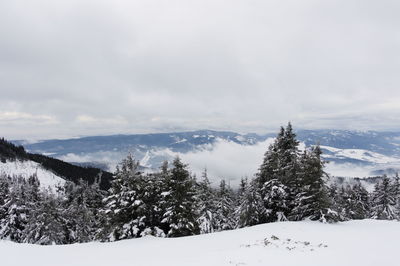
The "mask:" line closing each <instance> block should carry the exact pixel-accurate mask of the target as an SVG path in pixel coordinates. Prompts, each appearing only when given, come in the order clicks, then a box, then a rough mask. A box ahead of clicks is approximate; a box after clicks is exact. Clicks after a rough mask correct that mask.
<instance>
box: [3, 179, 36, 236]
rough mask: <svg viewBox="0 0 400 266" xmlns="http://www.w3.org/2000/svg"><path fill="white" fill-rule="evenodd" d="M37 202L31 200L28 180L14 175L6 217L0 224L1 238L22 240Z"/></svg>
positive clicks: (4, 206) (7, 201)
mask: <svg viewBox="0 0 400 266" xmlns="http://www.w3.org/2000/svg"><path fill="white" fill-rule="evenodd" d="M33 204H35V202H32V201H30V199H29V193H28V191H27V185H26V181H25V179H24V178H23V177H21V176H19V177H14V178H13V179H12V181H11V189H10V193H9V197H8V198H7V199H6V202H5V204H4V205H3V208H4V213H5V214H4V217H3V219H2V221H1V222H2V224H1V225H0V228H1V231H0V239H8V240H12V241H14V242H22V241H23V236H24V233H23V232H24V230H25V227H26V224H27V223H28V220H29V217H30V211H31V210H32V209H33Z"/></svg>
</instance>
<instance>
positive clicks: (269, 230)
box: [0, 220, 400, 266]
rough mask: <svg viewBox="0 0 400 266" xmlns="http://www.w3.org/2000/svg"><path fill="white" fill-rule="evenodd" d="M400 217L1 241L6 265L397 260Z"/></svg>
mask: <svg viewBox="0 0 400 266" xmlns="http://www.w3.org/2000/svg"><path fill="white" fill-rule="evenodd" d="M399 239H400V222H397V221H376V220H363V221H351V222H344V223H338V224H322V223H319V222H310V221H305V222H283V223H272V224H264V225H259V226H254V227H249V228H244V229H240V230H234V231H226V232H220V233H214V234H208V235H200V236H193V237H183V238H175V239H163V238H154V237H145V238H141V239H133V240H125V241H120V242H114V243H89V244H74V245H65V246H37V245H30V244H16V243H11V242H8V241H0V258H1V265H6V266H26V265H31V266H36V265H37V266H39V265H40V266H54V265H57V266H64V265H65V266H71V265H73V266H80V265H82V266H90V265H95V266H103V265H104V266H110V265H115V266H125V265H129V266H132V265H135V266H142V265H157V266H159V265H163V266H167V265H173V266H180V265H182V266H190V265H207V266H209V265H218V266H223V265H273V266H279V265H290V266H294V265H296V266H302V265H305V266H312V265H315V266H327V265H334V266H338V265H340V266H346V265H351V266H358V265H362V266H368V265H371V266H376V265H385V266H397V265H400V264H399V258H398V253H399V251H400V246H399Z"/></svg>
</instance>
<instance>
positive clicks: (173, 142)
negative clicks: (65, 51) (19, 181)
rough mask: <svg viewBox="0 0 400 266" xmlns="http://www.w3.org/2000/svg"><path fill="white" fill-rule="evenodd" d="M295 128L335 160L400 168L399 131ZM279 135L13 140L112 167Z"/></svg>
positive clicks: (153, 163) (153, 164) (152, 163)
mask: <svg viewBox="0 0 400 266" xmlns="http://www.w3.org/2000/svg"><path fill="white" fill-rule="evenodd" d="M296 134H297V137H298V140H299V141H300V142H301V143H302V144H303V146H306V147H309V146H312V145H315V144H320V145H321V147H322V150H323V156H324V158H325V159H326V160H327V161H330V162H331V163H333V164H335V165H336V166H337V165H347V166H349V165H354V166H356V167H367V168H368V169H369V170H370V175H377V174H383V173H389V174H392V173H394V172H396V171H397V170H398V168H399V162H400V132H379V131H349V130H299V131H297V132H296ZM275 136H276V133H270V134H264V135H258V134H240V133H235V132H226V131H213V130H199V131H191V132H173V133H156V134H134V135H110V136H89V137H80V138H72V139H62V140H58V139H50V140H42V141H38V142H36V143H28V142H26V141H23V140H19V141H14V143H16V144H22V145H23V146H24V147H25V148H26V149H27V150H28V151H29V152H32V153H40V154H44V155H48V156H51V157H55V158H58V159H62V160H65V161H68V162H71V163H75V164H79V165H84V166H96V167H100V168H103V169H107V170H113V168H114V167H115V165H116V164H117V163H118V162H119V161H120V160H121V159H122V158H124V157H125V156H126V155H127V154H128V153H132V154H133V155H134V156H135V157H136V158H137V159H138V160H140V162H141V165H142V166H144V167H147V168H158V167H159V166H160V165H161V163H162V161H164V160H170V159H171V158H172V157H173V156H175V155H177V154H178V155H181V154H188V153H201V152H202V151H208V152H212V151H213V149H214V148H215V146H216V145H217V144H218V143H221V142H223V143H228V144H232V145H236V146H237V145H240V146H243V147H249V146H255V145H261V144H263V143H264V142H265V143H266V144H265V145H267V140H268V139H271V138H273V137H275ZM266 149H267V146H265V150H266ZM349 175H350V174H349Z"/></svg>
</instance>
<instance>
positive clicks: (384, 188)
mask: <svg viewBox="0 0 400 266" xmlns="http://www.w3.org/2000/svg"><path fill="white" fill-rule="evenodd" d="M397 196H398V195H396V187H395V186H394V185H393V183H392V182H391V181H390V179H389V178H388V177H386V176H384V178H383V179H382V181H380V182H379V183H377V184H376V185H375V189H374V192H373V194H372V199H371V205H372V214H371V215H372V218H374V219H379V220H393V219H398V218H399V217H398V216H397V210H396V205H397Z"/></svg>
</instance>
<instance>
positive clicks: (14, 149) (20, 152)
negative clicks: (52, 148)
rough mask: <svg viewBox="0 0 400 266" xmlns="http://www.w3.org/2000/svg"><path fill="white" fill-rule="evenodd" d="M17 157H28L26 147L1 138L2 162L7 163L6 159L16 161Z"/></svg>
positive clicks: (0, 151)
mask: <svg viewBox="0 0 400 266" xmlns="http://www.w3.org/2000/svg"><path fill="white" fill-rule="evenodd" d="M16 159H21V160H25V159H28V155H27V153H26V152H25V149H24V147H22V146H16V145H14V144H12V143H11V142H9V141H7V140H5V139H4V138H0V162H3V163H5V162H6V160H11V161H15V160H16Z"/></svg>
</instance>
